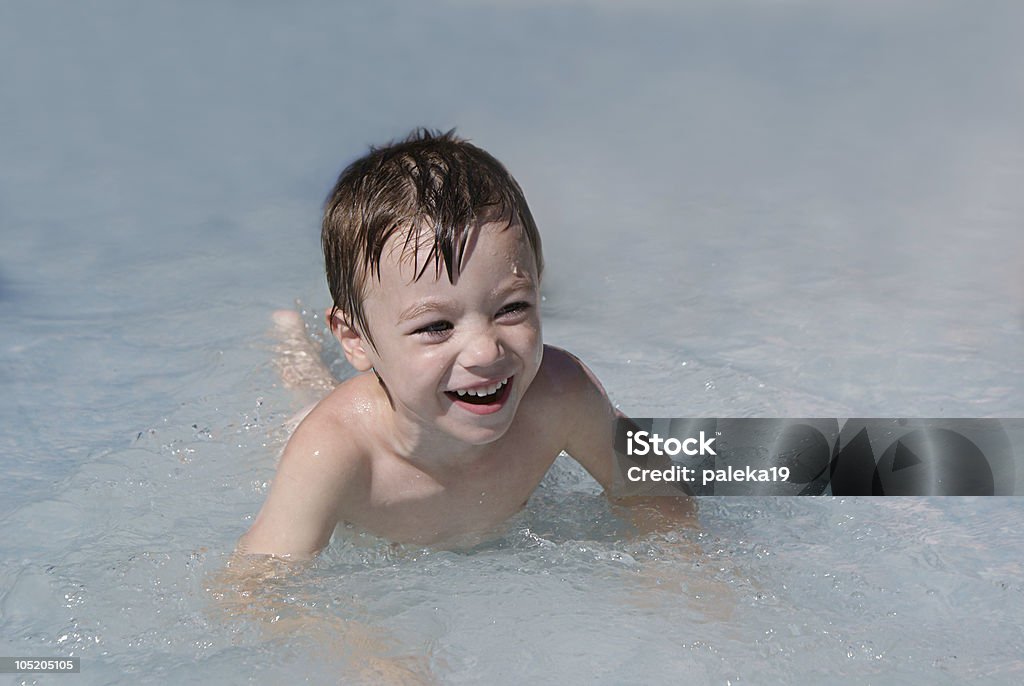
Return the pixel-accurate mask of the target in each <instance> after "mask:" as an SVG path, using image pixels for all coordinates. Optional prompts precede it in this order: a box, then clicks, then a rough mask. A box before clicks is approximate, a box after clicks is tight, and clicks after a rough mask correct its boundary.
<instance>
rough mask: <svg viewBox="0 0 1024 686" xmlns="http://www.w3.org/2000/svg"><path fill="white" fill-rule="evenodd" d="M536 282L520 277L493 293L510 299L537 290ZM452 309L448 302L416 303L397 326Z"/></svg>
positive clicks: (408, 309) (399, 316)
mask: <svg viewBox="0 0 1024 686" xmlns="http://www.w3.org/2000/svg"><path fill="white" fill-rule="evenodd" d="M535 287H536V282H535V281H534V280H533V278H532V277H531V276H528V275H527V276H518V277H516V278H515V279H514V280H512V281H509V282H506V285H504V286H502V287H501V288H498V289H495V290H494V291H493V293H494V296H495V297H496V298H499V299H500V298H505V297H508V295H509V294H510V293H514V292H515V291H518V290H521V289H524V288H535ZM449 307H450V305H449V303H448V301H447V300H437V299H428V300H424V301H422V302H418V303H414V304H412V305H410V306H409V307H407V308H406V309H404V310H402V312H401V313H400V314H399V315H398V321H397V322H396V323H397V324H402V323H403V322H407V321H410V320H412V319H416V318H417V317H420V316H422V315H425V314H430V313H445V312H447V310H448V308H449Z"/></svg>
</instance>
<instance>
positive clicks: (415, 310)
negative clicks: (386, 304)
mask: <svg viewBox="0 0 1024 686" xmlns="http://www.w3.org/2000/svg"><path fill="white" fill-rule="evenodd" d="M445 304H446V303H444V302H439V301H437V300H425V301H423V302H418V303H415V304H414V305H412V306H411V307H408V308H406V309H405V310H403V311H402V313H401V314H399V315H398V322H397V323H398V324H401V323H403V322H407V321H409V320H411V319H416V318H417V317H420V316H422V315H424V314H428V313H431V312H444V311H445V309H446V308H445Z"/></svg>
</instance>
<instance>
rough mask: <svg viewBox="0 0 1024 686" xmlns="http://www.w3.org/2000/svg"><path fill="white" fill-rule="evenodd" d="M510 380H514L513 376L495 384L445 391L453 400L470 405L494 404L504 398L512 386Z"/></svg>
mask: <svg viewBox="0 0 1024 686" xmlns="http://www.w3.org/2000/svg"><path fill="white" fill-rule="evenodd" d="M510 381H512V377H511V376H510V377H508V378H507V379H505V380H504V381H501V382H499V383H496V384H494V385H493V386H485V387H483V388H477V389H473V390H470V391H445V395H447V396H448V397H449V398H451V399H452V400H457V401H460V402H464V403H468V404H470V405H493V404H494V403H497V402H500V401H502V400H504V398H505V395H506V394H507V392H508V389H509V388H511V387H512V385H511V383H509V382H510Z"/></svg>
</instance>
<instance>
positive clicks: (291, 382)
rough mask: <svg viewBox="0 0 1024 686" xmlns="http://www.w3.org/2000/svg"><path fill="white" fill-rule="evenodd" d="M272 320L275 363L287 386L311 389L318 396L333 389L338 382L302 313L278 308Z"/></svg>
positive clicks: (297, 388)
mask: <svg viewBox="0 0 1024 686" xmlns="http://www.w3.org/2000/svg"><path fill="white" fill-rule="evenodd" d="M273 320H274V335H275V336H276V338H277V345H276V346H275V347H274V350H275V352H277V357H276V358H275V359H274V366H275V367H276V368H277V371H278V373H279V374H280V375H281V381H282V382H283V383H284V385H285V387H286V388H292V389H296V390H304V391H312V392H314V393H316V394H317V396H318V397H319V396H322V395H323V394H325V393H327V392H329V391H331V390H332V389H333V388H334V387H335V386H336V385H337V384H338V382H337V380H336V379H335V378H334V376H333V375H332V374H331V370H330V369H328V368H327V365H326V364H324V361H323V360H322V359H321V358H320V346H319V345H318V344H317V343H316V342H314V341H313V339H311V338H310V337H309V335H308V334H307V333H306V324H305V322H304V321H303V320H302V316H301V315H300V314H299V313H298V312H296V311H294V310H277V311H275V312H274V314H273Z"/></svg>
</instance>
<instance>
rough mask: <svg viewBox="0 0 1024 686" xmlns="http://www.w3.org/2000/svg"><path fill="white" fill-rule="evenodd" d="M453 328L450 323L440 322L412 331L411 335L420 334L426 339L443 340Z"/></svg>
mask: <svg viewBox="0 0 1024 686" xmlns="http://www.w3.org/2000/svg"><path fill="white" fill-rule="evenodd" d="M453 328H454V327H453V326H452V323H451V322H446V321H440V322H433V323H431V324H427V325H426V326H423V327H420V328H419V329H416V330H415V331H413V334H421V335H423V336H427V337H428V338H444V337H445V336H447V335H448V332H449V331H451V330H452V329H453Z"/></svg>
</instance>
